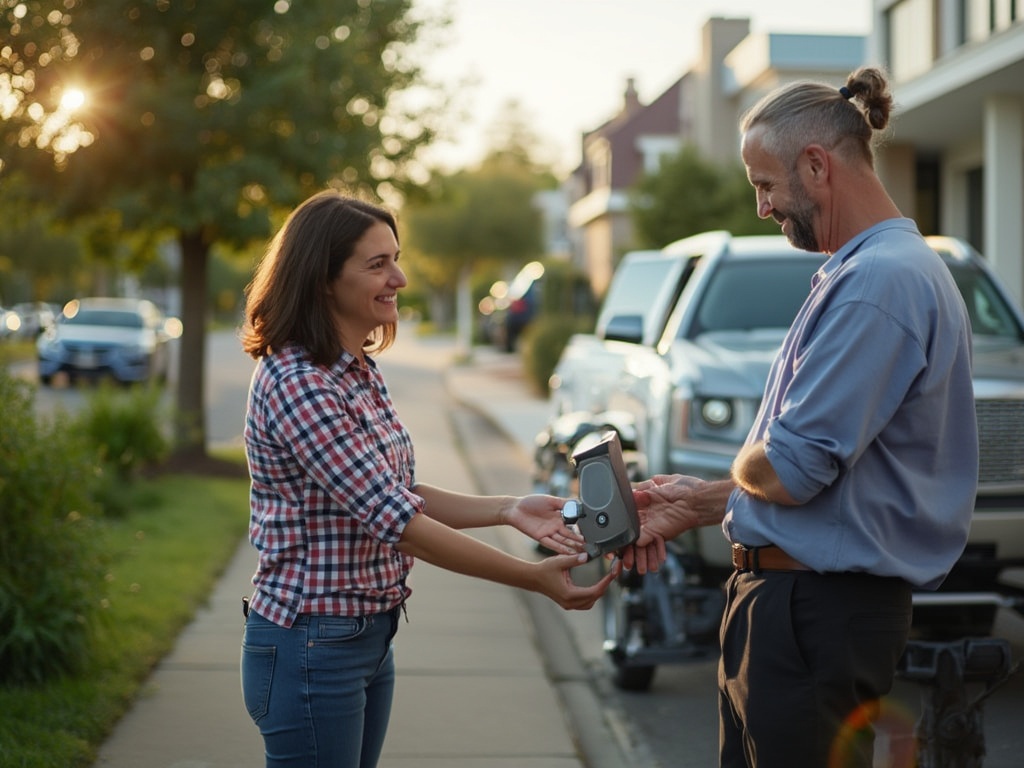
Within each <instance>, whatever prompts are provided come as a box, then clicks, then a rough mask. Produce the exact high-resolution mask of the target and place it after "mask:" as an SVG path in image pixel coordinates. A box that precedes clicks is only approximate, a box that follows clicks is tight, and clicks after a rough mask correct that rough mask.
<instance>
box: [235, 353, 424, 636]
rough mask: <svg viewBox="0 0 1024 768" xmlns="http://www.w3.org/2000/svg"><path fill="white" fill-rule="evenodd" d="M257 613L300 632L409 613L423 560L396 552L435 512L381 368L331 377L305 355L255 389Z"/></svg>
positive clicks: (257, 376)
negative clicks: (411, 526)
mask: <svg viewBox="0 0 1024 768" xmlns="http://www.w3.org/2000/svg"><path fill="white" fill-rule="evenodd" d="M245 446H246V454H247V457H248V461H249V474H250V476H251V479H252V485H251V489H250V512H251V514H250V520H249V539H250V541H251V542H252V544H253V546H254V547H255V548H256V550H257V551H258V553H259V564H258V567H257V570H256V573H255V575H254V576H253V584H254V585H255V586H256V590H255V593H254V595H253V598H252V602H251V610H255V611H256V612H257V613H258V614H259V615H261V616H263V617H264V618H266V619H268V620H270V621H273V622H275V623H277V624H280V625H282V626H285V627H290V626H291V625H292V623H293V622H294V621H295V618H296V617H297V616H298V615H299V614H304V613H308V614H318V615H339V616H361V615H367V614H373V613H380V612H383V611H387V610H390V609H392V608H394V607H395V606H397V605H400V604H403V603H404V602H405V600H406V598H407V597H408V596H409V594H410V593H411V590H410V589H409V588H408V587H407V586H406V584H405V580H406V577H407V576H408V573H409V569H410V568H411V567H412V558H411V557H409V556H407V555H403V554H401V553H400V552H398V551H397V550H396V549H395V548H394V544H395V543H397V542H398V540H399V539H400V538H401V535H402V531H403V530H404V528H405V525H406V524H407V523H408V522H409V521H410V520H411V519H412V517H413V515H415V514H416V513H417V512H421V511H423V508H424V501H423V499H422V498H421V497H419V496H417V495H416V494H414V493H413V492H412V491H410V490H409V489H410V488H411V487H412V486H413V485H414V484H415V480H414V458H413V447H412V441H411V439H410V437H409V433H408V432H407V431H406V429H405V427H403V426H402V424H401V422H400V421H399V420H398V416H397V414H396V413H395V409H394V406H393V404H392V403H391V398H390V396H389V394H388V391H387V387H386V386H385V384H384V379H383V377H382V376H381V374H380V371H379V370H378V368H377V365H376V364H375V363H374V361H373V360H371V359H370V358H367V367H366V368H365V369H364V368H361V367H360V366H359V365H358V363H357V362H356V360H355V358H354V357H353V356H352V355H349V354H348V353H343V354H342V355H341V357H340V358H339V359H338V361H337V362H336V363H335V364H334V365H332V366H330V367H329V368H325V367H323V366H317V365H314V364H313V363H312V362H310V361H309V359H308V358H307V357H306V354H305V352H304V351H303V350H302V349H300V348H298V347H287V348H285V349H283V350H281V351H280V352H277V353H275V354H272V355H269V356H267V357H264V358H262V359H261V360H260V361H259V363H258V365H257V366H256V371H255V372H254V374H253V378H252V383H251V386H250V389H249V405H248V409H247V412H246V419H245Z"/></svg>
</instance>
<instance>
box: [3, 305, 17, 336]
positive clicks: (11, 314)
mask: <svg viewBox="0 0 1024 768" xmlns="http://www.w3.org/2000/svg"><path fill="white" fill-rule="evenodd" d="M20 328H21V318H20V317H18V313H17V312H15V311H14V310H13V309H4V308H3V307H0V339H7V338H10V337H12V336H14V335H15V334H16V333H17V332H18V329H20Z"/></svg>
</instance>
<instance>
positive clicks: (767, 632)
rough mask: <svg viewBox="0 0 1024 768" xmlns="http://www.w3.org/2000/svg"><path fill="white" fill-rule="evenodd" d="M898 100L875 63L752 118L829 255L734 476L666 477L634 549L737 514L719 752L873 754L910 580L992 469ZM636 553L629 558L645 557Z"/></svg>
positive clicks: (803, 244)
mask: <svg viewBox="0 0 1024 768" xmlns="http://www.w3.org/2000/svg"><path fill="white" fill-rule="evenodd" d="M891 107H892V98H891V96H890V95H889V93H888V85H887V83H886V79H885V76H884V75H883V73H882V72H880V71H879V70H877V69H872V68H862V69H860V70H858V71H857V72H855V73H853V74H852V75H851V76H850V77H849V78H848V79H847V82H846V85H845V86H844V87H843V88H841V89H839V90H836V89H835V88H833V87H831V86H826V85H820V84H815V83H806V82H804V83H797V84H793V85H790V86H787V87H784V88H782V89H780V90H778V91H776V92H774V93H772V94H769V95H768V96H767V97H765V98H764V99H763V100H762V101H761V102H760V103H759V104H757V105H756V106H755V107H753V108H752V109H751V110H750V111H749V112H748V113H747V114H746V115H745V116H744V117H743V120H742V123H741V126H740V128H741V132H742V135H743V141H742V156H743V162H744V164H745V165H746V169H747V177H748V179H749V180H750V183H751V184H752V185H753V186H754V189H755V190H756V196H757V212H758V215H759V216H760V217H762V218H767V217H768V216H771V217H772V218H774V219H775V220H776V221H777V222H778V223H779V225H780V226H781V228H782V231H783V233H784V234H785V235H786V236H787V237H788V238H789V240H790V242H792V243H793V245H795V246H796V247H798V248H801V249H805V250H810V251H822V252H824V253H826V254H828V255H829V258H828V260H827V262H826V263H825V264H824V265H823V266H822V268H821V269H820V270H819V271H818V273H817V274H816V275H815V277H814V279H813V280H812V285H811V286H810V293H809V295H808V297H807V299H806V301H805V303H804V305H803V307H802V308H801V309H800V312H799V313H798V315H797V317H796V319H795V320H794V323H793V325H792V327H791V328H790V330H789V333H788V334H787V336H786V339H785V340H784V342H783V346H782V349H781V350H780V352H779V354H778V357H777V358H776V360H775V363H774V365H773V368H772V371H771V373H770V374H769V378H768V382H767V384H766V388H765V394H764V399H763V401H762V404H761V409H760V412H759V414H758V416H757V419H756V421H755V424H754V426H753V428H752V429H751V432H750V434H749V436H748V438H747V441H746V444H745V445H744V446H743V448H742V449H741V450H740V452H739V454H738V455H737V457H736V459H735V462H734V464H733V467H732V476H731V478H730V479H729V480H723V481H713V482H705V481H701V480H698V479H696V478H692V477H685V476H672V477H664V476H661V477H655V478H653V479H652V480H650V481H648V482H647V483H644V484H643V485H642V486H641V487H640V489H641V490H642V491H644V493H640V494H638V496H639V497H640V498H641V501H642V502H643V501H644V496H645V495H646V497H647V499H646V500H647V501H649V506H648V508H647V511H646V522H645V525H644V532H643V533H642V537H641V539H640V540H639V541H638V546H637V547H636V548H635V550H634V552H633V553H627V558H626V565H627V566H631V565H634V564H635V566H636V567H637V569H638V570H639V571H640V572H641V573H643V572H645V571H646V570H648V569H655V568H656V567H657V563H658V559H659V557H660V556H662V554H663V549H662V548H663V546H664V540H665V539H669V538H673V537H675V536H678V535H679V534H680V533H682V532H683V531H685V530H687V529H690V528H693V527H695V526H698V525H712V524H719V523H720V524H721V525H722V528H723V531H724V533H725V535H726V537H727V538H728V539H729V540H730V541H731V542H732V544H733V564H734V565H735V572H734V573H733V575H732V576H731V577H730V579H729V580H728V583H727V585H726V588H727V605H726V610H725V615H724V617H723V621H722V629H721V640H722V659H721V663H720V667H719V711H720V764H721V765H722V766H728V767H729V768H733V767H743V768H800V767H802V766H806V767H807V768H825V767H826V766H840V765H841V766H863V768H870V766H871V764H872V748H873V731H872V729H871V725H870V723H871V720H872V712H873V708H874V707H876V706H877V702H878V700H879V699H880V698H881V697H882V696H884V695H885V694H886V693H887V692H888V691H889V690H890V688H891V685H892V681H893V677H894V675H895V669H896V664H897V662H898V660H899V657H900V655H901V653H902V652H903V649H904V647H905V645H906V642H907V638H908V633H909V629H910V620H911V589H912V587H913V586H916V587H920V588H926V589H930V588H935V587H937V586H938V585H939V584H940V583H941V582H942V580H943V579H944V578H945V576H946V574H947V573H948V571H949V570H950V568H951V567H952V566H953V564H954V563H955V561H956V560H957V558H958V557H959V556H960V554H961V552H962V551H963V547H964V544H965V543H966V540H967V533H968V528H969V525H970V518H971V514H972V510H973V504H974V497H975V491H976V485H977V463H978V448H977V427H976V423H975V416H974V399H973V389H972V384H971V329H970V325H969V320H968V317H967V314H966V311H965V309H964V307H963V303H962V300H961V298H960V294H959V292H958V291H957V289H956V286H955V285H954V283H953V280H952V278H951V277H950V274H949V272H948V270H947V269H946V267H945V266H944V265H943V264H942V262H941V260H940V259H939V257H938V256H937V255H936V254H935V253H934V252H933V251H932V250H931V249H930V248H929V247H928V246H927V245H926V243H925V242H924V240H923V239H922V237H921V235H920V233H919V232H918V231H917V228H916V226H915V225H914V223H913V222H912V221H911V220H909V219H905V218H902V217H901V214H900V212H899V210H898V209H897V208H896V205H895V204H894V203H893V201H892V200H891V199H890V197H889V196H888V194H886V191H885V189H884V188H883V186H882V184H881V182H880V181H879V179H878V177H877V176H876V174H875V172H874V168H873V154H872V137H873V135H874V131H875V130H881V129H883V128H885V126H886V124H887V123H888V119H889V113H890V111H891ZM634 559H635V563H634V562H633V561H634Z"/></svg>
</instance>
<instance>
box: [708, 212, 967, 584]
mask: <svg viewBox="0 0 1024 768" xmlns="http://www.w3.org/2000/svg"><path fill="white" fill-rule="evenodd" d="M760 440H764V441H765V450H766V454H767V457H768V460H769V462H770V463H771V465H772V467H773V468H774V470H775V472H776V474H777V475H778V477H779V480H780V481H781V482H782V485H783V486H784V487H785V488H786V490H787V491H788V492H789V493H790V495H791V496H792V497H793V498H794V499H795V500H796V501H798V502H799V505H798V506H785V505H780V504H772V503H769V502H764V501H759V500H757V499H755V498H753V497H751V496H750V495H748V494H746V493H744V492H743V491H740V490H736V491H734V492H733V494H732V496H731V498H730V499H729V505H728V509H727V512H726V516H725V519H724V521H723V530H724V531H725V534H726V536H727V537H728V538H729V540H730V541H732V542H734V543H740V544H745V545H747V546H763V545H766V544H775V545H777V546H779V547H781V548H782V549H784V550H785V551H786V552H788V553H789V554H790V555H792V556H793V557H795V558H796V559H797V560H799V561H801V562H803V563H805V564H806V565H808V566H810V567H811V568H814V569H815V570H817V571H822V572H824V571H862V572H868V573H872V574H876V575H880V576H898V577H901V578H903V579H906V580H907V581H909V582H911V583H912V584H914V585H917V586H919V587H924V588H929V589H932V588H935V587H937V586H938V585H939V584H940V583H941V582H942V580H943V579H944V578H945V576H946V574H947V573H948V572H949V570H950V568H951V567H952V566H953V564H954V563H955V562H956V560H957V558H958V557H959V556H960V554H961V553H962V552H963V548H964V545H965V543H966V541H967V533H968V529H969V527H970V521H971V515H972V513H973V509H974V499H975V493H976V491H977V482H978V435H977V424H976V419H975V412H974V390H973V385H972V381H971V328H970V320H969V318H968V316H967V312H966V310H965V308H964V305H963V300H962V298H961V296H960V293H959V291H958V290H957V288H956V285H955V283H954V282H953V279H952V277H951V276H950V274H949V270H948V269H947V268H946V266H945V265H944V264H943V263H942V261H941V259H940V258H939V257H938V256H937V255H936V254H935V253H934V252H933V251H932V250H931V249H930V248H929V247H928V245H927V244H926V243H925V242H924V241H923V240H922V239H921V236H920V234H919V233H918V231H917V228H916V226H915V225H914V222H913V221H911V220H909V219H892V220H889V221H885V222H882V223H881V224H878V225H876V226H874V227H872V228H871V229H868V230H866V231H865V232H862V233H861V234H860V235H858V236H857V237H855V238H854V239H853V240H851V241H850V242H848V243H846V245H844V246H843V247H842V248H841V249H840V250H839V251H837V252H836V253H835V254H834V255H833V256H832V257H831V258H830V259H829V260H828V261H827V262H826V263H825V264H824V265H823V266H822V268H821V269H820V270H819V271H818V273H817V274H816V275H815V279H814V281H813V285H812V287H811V291H810V294H809V296H808V298H807V300H806V301H805V302H804V305H803V307H802V308H801V309H800V312H799V313H798V315H797V317H796V319H795V320H794V322H793V325H792V327H791V328H790V331H789V333H788V334H787V336H786V339H785V341H784V342H783V346H782V349H781V350H780V351H779V355H778V357H777V358H776V360H775V362H774V364H773V366H772V370H771V373H770V374H769V377H768V382H767V385H766V388H765V395H764V400H763V401H762V403H761V410H760V412H759V414H758V417H757V419H756V421H755V423H754V426H753V428H752V429H751V432H750V434H749V436H748V437H747V442H748V443H753V442H757V441H760Z"/></svg>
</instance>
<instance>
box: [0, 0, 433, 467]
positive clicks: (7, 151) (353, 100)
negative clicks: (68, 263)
mask: <svg viewBox="0 0 1024 768" xmlns="http://www.w3.org/2000/svg"><path fill="white" fill-rule="evenodd" d="M412 5H413V0H375V2H372V3H371V2H368V0H301V2H297V1H295V0H277V2H266V3H254V2H244V1H243V2H239V1H238V0H235V1H234V2H224V1H222V0H202V2H200V0H147V1H145V2H143V1H141V0H96V1H95V2H85V0H0V13H2V18H3V22H2V23H3V32H4V39H5V42H4V45H3V46H2V47H0V181H2V180H3V177H4V176H7V177H11V176H15V175H17V176H19V177H20V178H23V179H30V180H31V195H32V199H33V201H35V202H37V203H40V204H42V205H55V208H56V215H57V216H58V217H60V218H64V219H69V220H71V219H74V220H86V221H89V222H92V223H95V224H97V229H98V231H100V232H107V233H109V232H110V231H111V222H113V228H114V230H116V231H118V232H127V233H137V234H138V235H139V237H138V239H137V240H136V241H135V247H137V248H139V249H153V248H154V247H155V245H156V244H157V243H158V242H159V241H160V240H161V239H162V238H166V237H172V238H174V239H175V240H176V242H177V244H178V247H179V248H180V251H181V263H182V319H183V321H184V327H185V331H184V335H183V337H182V342H181V344H182V346H181V354H182V366H181V379H180V381H179V386H178V396H177V409H178V412H179V418H180V423H179V425H178V430H177V448H178V450H179V452H180V453H183V454H185V455H190V456H197V457H201V456H204V455H205V423H204V418H203V381H204V378H205V371H204V364H203V360H204V346H205V333H204V330H205V329H204V325H205V317H206V309H207V308H206V296H207V289H206V281H207V277H206V271H207V269H206V268H207V261H208V257H209V253H210V249H211V247H212V246H213V245H214V244H216V243H230V244H237V245H242V244H244V243H246V242H250V241H252V240H253V239H262V238H265V237H266V236H267V235H268V234H269V233H270V229H271V222H272V221H273V219H274V216H275V214H276V213H277V212H279V211H281V210H282V209H286V208H290V207H292V206H294V205H295V204H297V203H298V202H299V201H300V200H302V199H304V198H305V197H307V196H308V195H310V194H312V193H313V192H315V191H318V190H319V189H322V188H323V187H324V186H327V185H331V186H344V187H345V188H347V189H349V190H351V191H353V192H354V193H357V194H360V195H363V196H371V197H373V196H376V197H378V198H382V199H393V198H394V196H395V195H396V194H400V193H401V192H402V190H403V189H405V188H406V187H407V186H408V185H409V184H410V176H409V170H410V169H411V168H414V155H415V153H416V151H417V149H418V148H419V147H420V146H422V145H424V144H426V143H428V142H429V141H431V140H432V138H433V136H434V133H435V131H436V125H435V123H436V116H437V112H436V109H437V108H438V107H439V103H438V100H439V99H441V98H443V95H442V96H439V97H438V99H435V100H434V101H433V102H431V101H429V100H426V101H424V100H421V104H420V105H419V106H411V105H410V104H409V101H408V100H406V102H405V103H404V104H403V103H401V102H400V101H399V97H400V96H401V95H402V93H403V92H405V91H407V90H408V89H411V88H412V87H413V86H416V85H418V84H422V82H423V76H422V73H421V72H420V70H419V68H418V67H417V66H416V65H415V64H414V63H412V62H411V61H410V58H411V55H412V52H413V51H412V44H413V43H414V42H415V41H416V40H417V36H418V35H419V34H420V33H421V32H422V31H423V30H424V29H428V28H430V27H431V24H434V23H440V22H439V21H438V20H433V21H431V20H427V19H421V18H417V17H416V16H415V15H414V14H413V13H412V12H411V9H412ZM95 240H96V242H99V243H103V242H107V240H106V239H105V238H103V237H98V238H95Z"/></svg>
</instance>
